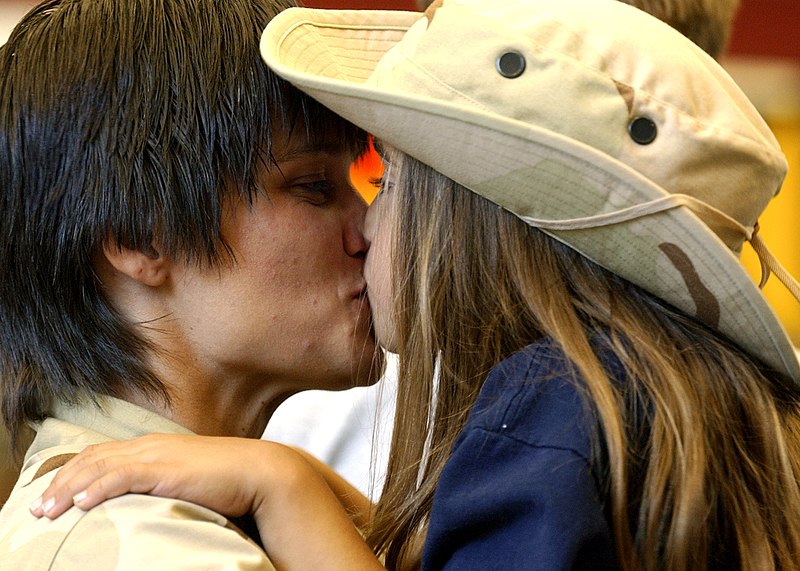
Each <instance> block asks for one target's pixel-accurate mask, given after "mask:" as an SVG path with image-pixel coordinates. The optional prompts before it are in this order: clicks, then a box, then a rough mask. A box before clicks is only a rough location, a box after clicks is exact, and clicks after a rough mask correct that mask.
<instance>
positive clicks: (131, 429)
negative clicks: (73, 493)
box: [0, 398, 274, 571]
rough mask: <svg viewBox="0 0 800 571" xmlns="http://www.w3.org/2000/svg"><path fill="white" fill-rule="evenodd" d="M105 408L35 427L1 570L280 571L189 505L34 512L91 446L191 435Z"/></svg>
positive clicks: (129, 410)
mask: <svg viewBox="0 0 800 571" xmlns="http://www.w3.org/2000/svg"><path fill="white" fill-rule="evenodd" d="M100 403H101V408H98V407H96V406H95V405H93V404H87V405H85V406H79V407H76V406H57V407H56V409H55V411H54V414H53V416H52V417H50V418H47V419H46V420H45V421H44V422H42V423H41V424H40V425H39V426H37V427H36V429H37V435H36V438H35V439H34V441H33V444H32V445H31V447H30V448H29V449H28V451H27V453H26V455H25V463H24V465H23V468H22V472H21V474H20V477H19V480H17V483H16V485H15V486H14V490H13V492H12V493H11V496H10V497H9V499H8V501H7V502H6V503H5V505H4V506H3V509H2V510H1V511H0V568H2V569H52V570H59V569H63V570H77V569H80V570H86V569H92V570H93V571H100V570H106V569H108V570H111V569H114V570H125V569H130V570H134V569H135V570H137V571H141V570H142V569H145V570H147V571H154V570H156V569H170V570H177V569H259V570H274V567H273V566H272V564H271V563H270V561H269V559H268V558H267V555H266V554H265V553H264V551H263V550H262V549H261V548H260V547H259V546H258V545H256V543H254V542H253V541H252V540H251V539H249V538H248V537H247V536H246V535H244V534H243V533H242V532H241V531H240V530H239V529H238V528H237V527H235V526H234V525H232V524H231V523H230V522H229V521H228V520H227V519H226V518H225V517H223V516H221V515H219V514H218V513H216V512H214V511H211V510H209V509H206V508H203V507H200V506H198V505H195V504H192V503H189V502H184V501H178V500H171V499H164V498H156V497H152V496H145V495H139V494H128V495H125V496H122V497H119V498H115V499H112V500H109V501H107V502H105V503H103V504H101V505H99V506H97V507H96V508H94V509H91V510H89V511H87V512H84V511H82V510H80V509H78V508H74V507H73V508H71V509H70V510H69V511H67V512H66V513H65V514H63V515H62V516H61V517H59V518H58V519H56V520H54V521H50V520H48V519H46V518H42V519H37V518H35V517H33V516H32V515H31V514H30V511H29V506H30V504H31V502H33V501H34V500H35V499H36V498H38V497H39V496H40V495H41V494H42V492H44V490H45V488H46V487H47V485H48V484H49V483H50V481H51V480H52V479H53V477H54V475H55V473H56V472H57V468H54V467H58V466H60V465H62V464H63V463H64V462H65V461H66V459H68V458H69V457H70V456H71V455H72V454H74V453H76V452H79V451H80V450H82V449H83V448H85V447H86V446H88V445H90V444H95V443H98V442H104V441H108V440H124V439H129V438H135V437H137V436H142V435H144V434H147V433H152V432H161V433H180V434H188V433H189V431H188V430H186V429H185V428H183V427H181V426H179V425H177V424H175V423H173V422H171V421H169V420H167V419H165V418H163V417H161V416H158V415H156V414H154V413H152V412H149V411H146V410H144V409H142V408H139V407H137V406H134V405H132V404H130V403H127V402H123V401H120V400H117V399H112V398H103V399H102V400H101V401H100Z"/></svg>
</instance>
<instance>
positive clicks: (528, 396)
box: [466, 338, 624, 457]
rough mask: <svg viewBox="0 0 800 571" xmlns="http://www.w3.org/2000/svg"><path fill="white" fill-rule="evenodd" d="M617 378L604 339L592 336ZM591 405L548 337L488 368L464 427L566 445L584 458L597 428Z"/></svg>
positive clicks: (619, 378) (565, 359)
mask: <svg viewBox="0 0 800 571" xmlns="http://www.w3.org/2000/svg"><path fill="white" fill-rule="evenodd" d="M592 344H593V346H594V349H595V352H596V354H597V355H598V357H599V358H600V361H601V363H602V364H603V366H604V367H605V368H606V370H607V371H609V373H610V374H611V375H612V376H613V377H615V379H614V380H615V381H616V382H622V381H623V377H624V372H623V370H622V367H621V366H620V365H619V362H618V361H617V358H616V356H615V354H614V353H613V351H611V349H610V348H609V346H608V344H607V342H606V341H604V340H603V339H601V338H596V339H595V338H593V340H592ZM596 426H597V423H596V416H595V412H594V407H593V406H591V403H590V400H589V399H588V397H587V393H586V390H585V385H584V383H583V381H582V379H581V376H580V374H579V372H578V371H577V368H576V367H575V366H574V365H573V364H572V362H571V361H570V359H569V358H568V357H567V355H566V354H565V353H564V351H563V349H561V347H560V346H559V345H558V344H557V343H556V342H555V341H554V340H552V339H550V338H542V339H540V340H537V341H536V342H534V343H532V344H530V345H528V346H527V347H525V348H523V349H521V350H520V351H517V352H516V353H514V354H513V355H511V356H509V357H508V358H507V359H505V360H504V361H502V362H501V363H499V364H498V365H496V366H495V367H494V368H493V369H492V371H491V372H490V373H489V375H488V377H487V379H486V382H485V383H484V386H483V388H482V390H481V393H480V395H479V396H478V399H477V400H476V402H475V405H474V406H473V409H472V412H471V414H470V418H469V420H468V422H467V427H466V428H467V429H469V428H478V429H480V430H484V431H491V432H497V433H502V434H505V435H507V436H509V437H513V438H515V439H517V440H520V441H521V442H525V443H528V444H529V445H531V446H538V447H542V446H548V447H564V448H568V449H573V450H575V451H576V452H578V453H579V454H581V455H582V456H583V455H585V456H586V457H588V455H589V452H590V448H591V441H592V440H593V434H594V431H595V430H596Z"/></svg>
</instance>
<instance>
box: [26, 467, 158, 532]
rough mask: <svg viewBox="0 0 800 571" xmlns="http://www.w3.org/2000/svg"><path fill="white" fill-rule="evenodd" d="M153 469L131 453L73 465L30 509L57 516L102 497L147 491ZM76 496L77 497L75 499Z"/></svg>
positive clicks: (86, 505)
mask: <svg viewBox="0 0 800 571" xmlns="http://www.w3.org/2000/svg"><path fill="white" fill-rule="evenodd" d="M152 481H153V477H152V472H151V470H149V465H148V464H144V463H139V462H134V461H133V460H132V459H131V456H129V455H117V456H110V457H104V458H100V459H98V460H96V461H94V462H86V463H84V464H83V465H82V466H81V467H80V469H73V470H72V473H71V474H70V475H69V476H68V477H62V478H61V479H60V480H59V481H58V482H57V483H56V482H55V480H54V482H53V483H51V484H50V486H49V487H48V488H47V489H46V490H45V492H44V493H43V494H42V496H41V497H40V498H39V499H37V500H35V501H34V502H33V503H32V504H31V513H32V514H33V515H34V516H36V517H42V516H45V517H47V518H49V519H55V518H57V517H58V516H60V515H61V514H62V513H64V512H65V511H66V510H68V509H69V508H70V507H72V505H77V506H78V507H80V508H81V509H90V508H92V507H94V506H96V505H97V504H99V503H100V502H102V501H103V500H106V499H110V498H113V497H117V496H119V495H122V494H124V493H126V492H145V493H146V492H148V491H150V489H151V488H152ZM76 500H77V501H76Z"/></svg>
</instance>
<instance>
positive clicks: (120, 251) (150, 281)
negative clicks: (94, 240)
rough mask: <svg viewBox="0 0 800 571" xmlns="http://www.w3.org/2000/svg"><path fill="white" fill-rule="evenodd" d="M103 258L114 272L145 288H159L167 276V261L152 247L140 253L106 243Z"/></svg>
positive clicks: (168, 266)
mask: <svg viewBox="0 0 800 571" xmlns="http://www.w3.org/2000/svg"><path fill="white" fill-rule="evenodd" d="M103 256H104V257H105V258H106V260H107V261H108V263H109V264H111V266H112V267H113V268H114V269H115V270H117V271H118V272H120V273H122V274H125V275H126V276H128V277H129V278H131V279H133V280H136V281H137V282H139V283H141V284H143V285H146V286H150V287H157V286H160V285H162V284H163V283H164V282H165V281H166V279H167V276H168V275H169V269H170V263H169V260H168V259H167V258H166V257H165V256H162V255H161V254H159V253H158V250H156V248H155V247H154V246H150V247H149V248H148V249H147V250H146V251H141V250H131V249H129V248H126V247H125V246H117V245H116V244H114V243H110V242H106V243H105V244H104V245H103Z"/></svg>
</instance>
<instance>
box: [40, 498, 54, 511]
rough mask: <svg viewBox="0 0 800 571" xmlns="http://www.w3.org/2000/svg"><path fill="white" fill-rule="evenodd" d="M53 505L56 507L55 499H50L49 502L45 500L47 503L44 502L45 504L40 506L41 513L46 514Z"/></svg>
mask: <svg viewBox="0 0 800 571" xmlns="http://www.w3.org/2000/svg"><path fill="white" fill-rule="evenodd" d="M54 505H56V499H55V498H50V499H49V500H47V501H46V502H45V503H44V504H43V505H42V511H43V512H44V513H47V512H49V511H50V510H51V509H53V506H54Z"/></svg>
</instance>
